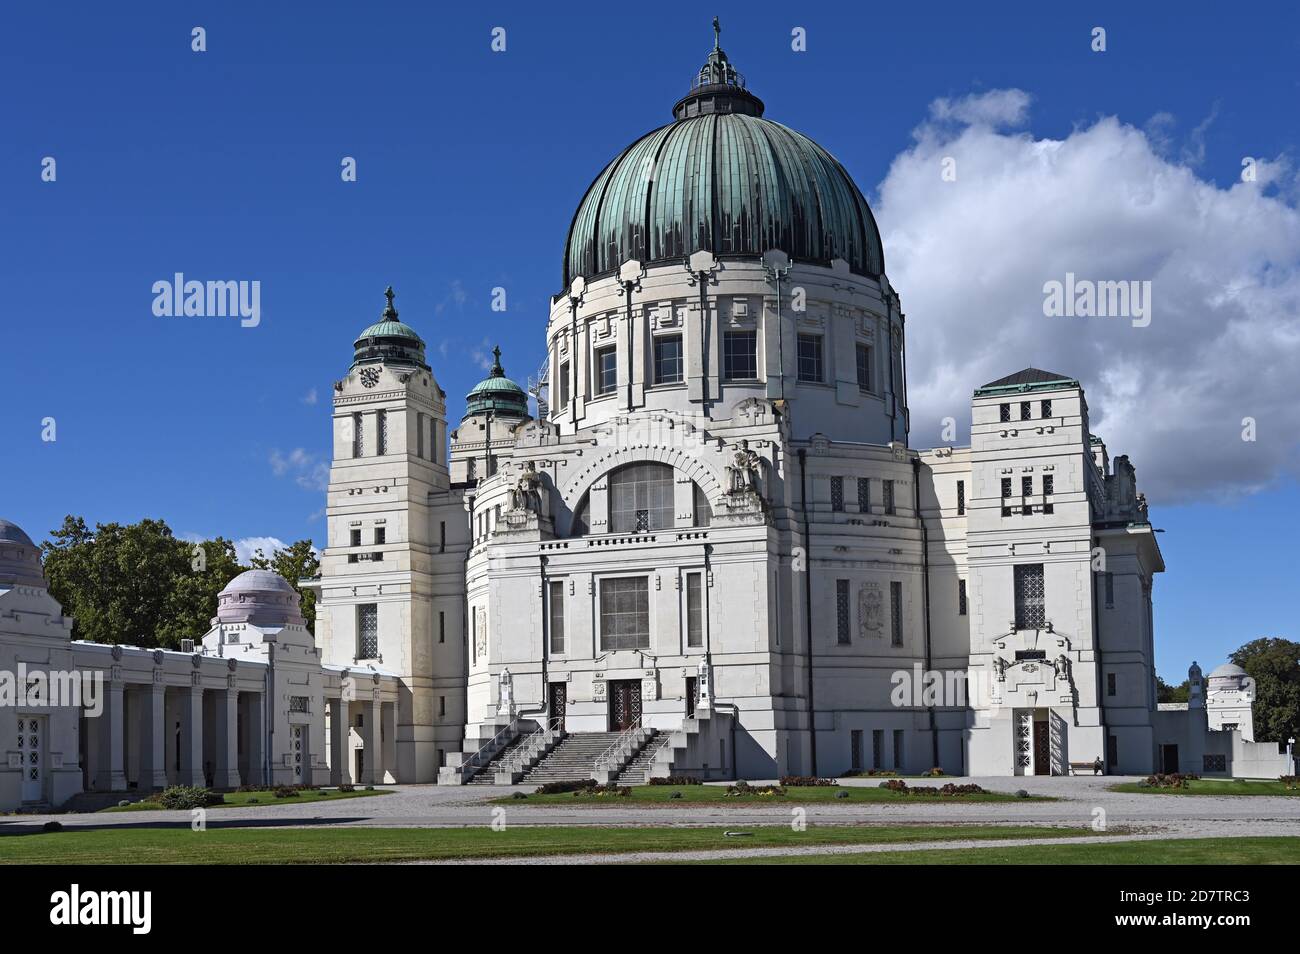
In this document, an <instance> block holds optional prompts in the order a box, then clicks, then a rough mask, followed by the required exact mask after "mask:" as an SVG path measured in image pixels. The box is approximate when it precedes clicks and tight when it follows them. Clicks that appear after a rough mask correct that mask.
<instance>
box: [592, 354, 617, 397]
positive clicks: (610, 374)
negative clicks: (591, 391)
mask: <svg viewBox="0 0 1300 954" xmlns="http://www.w3.org/2000/svg"><path fill="white" fill-rule="evenodd" d="M616 387H618V349H617V348H614V347H612V346H611V347H608V348H598V349H596V393H597V394H613V393H614V389H615V388H616Z"/></svg>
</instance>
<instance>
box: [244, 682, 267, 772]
mask: <svg viewBox="0 0 1300 954" xmlns="http://www.w3.org/2000/svg"><path fill="white" fill-rule="evenodd" d="M243 702H244V735H245V745H246V746H247V750H248V783H249V784H250V785H269V784H270V782H271V780H270V779H269V778H267V777H266V729H265V728H263V719H262V693H260V692H246V693H244V700H243Z"/></svg>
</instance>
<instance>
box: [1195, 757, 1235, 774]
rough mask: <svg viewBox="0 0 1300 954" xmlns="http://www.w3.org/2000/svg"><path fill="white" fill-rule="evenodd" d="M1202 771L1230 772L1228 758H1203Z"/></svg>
mask: <svg viewBox="0 0 1300 954" xmlns="http://www.w3.org/2000/svg"><path fill="white" fill-rule="evenodd" d="M1201 771H1202V772H1226V771H1228V757H1227V756H1226V755H1203V756H1201Z"/></svg>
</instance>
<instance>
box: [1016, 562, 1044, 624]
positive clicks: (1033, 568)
mask: <svg viewBox="0 0 1300 954" xmlns="http://www.w3.org/2000/svg"><path fill="white" fill-rule="evenodd" d="M1015 589H1016V592H1015V596H1016V629H1042V628H1043V625H1044V623H1046V614H1045V611H1044V605H1043V603H1044V599H1043V564H1041V563H1022V564H1020V565H1019V566H1017V567H1016V568H1015Z"/></svg>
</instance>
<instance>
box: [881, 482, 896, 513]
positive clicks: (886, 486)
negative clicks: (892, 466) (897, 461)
mask: <svg viewBox="0 0 1300 954" xmlns="http://www.w3.org/2000/svg"><path fill="white" fill-rule="evenodd" d="M880 484H881V496H882V497H883V498H884V504H885V513H888V514H892V513H893V512H894V482H893V481H892V480H882V481H881V482H880Z"/></svg>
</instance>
